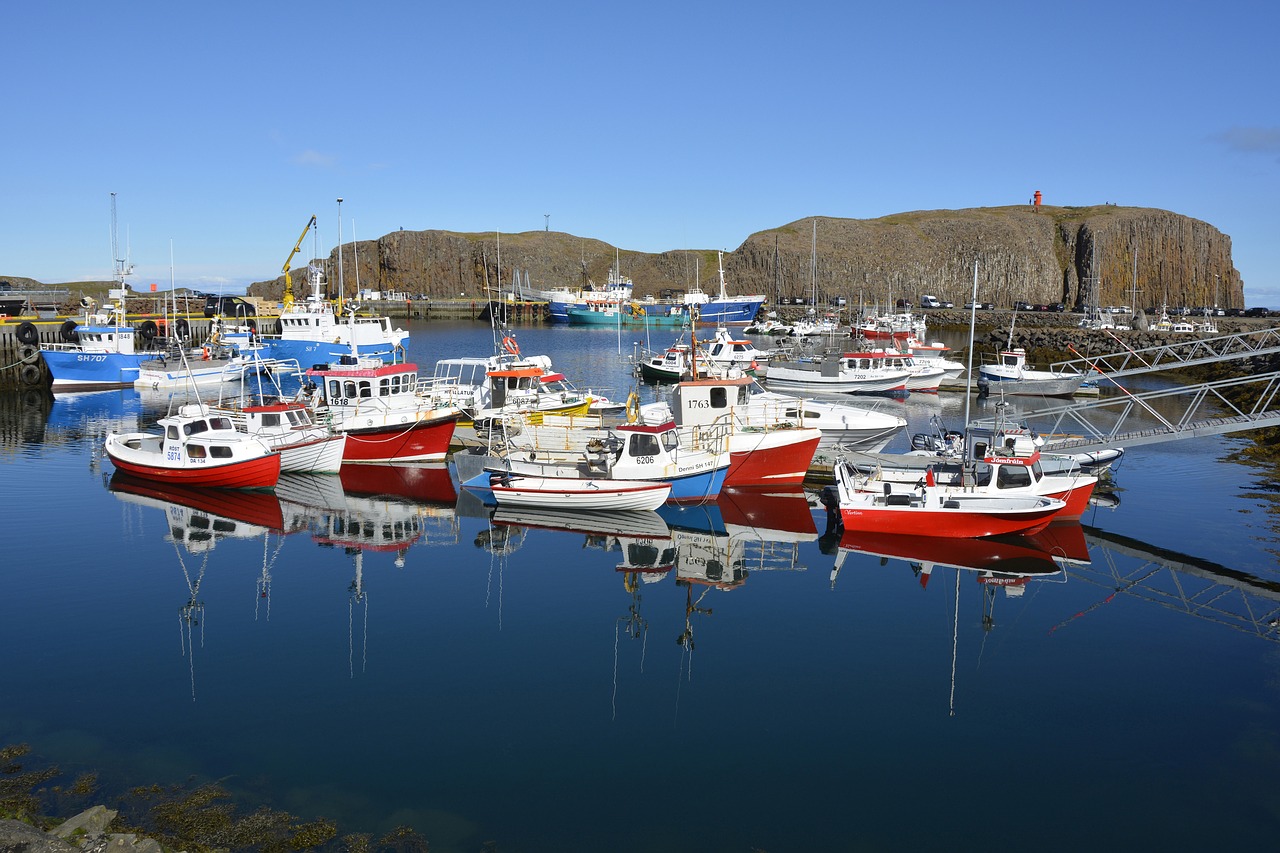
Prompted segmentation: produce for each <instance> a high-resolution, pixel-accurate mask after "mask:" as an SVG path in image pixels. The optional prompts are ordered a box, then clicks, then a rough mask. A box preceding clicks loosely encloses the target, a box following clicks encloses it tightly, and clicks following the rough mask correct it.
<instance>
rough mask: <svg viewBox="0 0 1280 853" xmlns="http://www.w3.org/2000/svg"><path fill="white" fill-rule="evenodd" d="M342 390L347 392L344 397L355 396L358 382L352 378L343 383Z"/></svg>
mask: <svg viewBox="0 0 1280 853" xmlns="http://www.w3.org/2000/svg"><path fill="white" fill-rule="evenodd" d="M342 390H343V391H344V392H345V393H344V394H343V395H342V396H343V397H355V396H356V394H357V391H358V389H357V388H356V383H354V382H352V381H351V380H350V379H348V380H347V381H346V382H345V383H344V384H343V386H342Z"/></svg>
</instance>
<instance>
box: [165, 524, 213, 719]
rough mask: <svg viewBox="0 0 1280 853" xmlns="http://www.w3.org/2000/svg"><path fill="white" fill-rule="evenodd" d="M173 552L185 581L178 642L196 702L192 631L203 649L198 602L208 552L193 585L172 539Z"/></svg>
mask: <svg viewBox="0 0 1280 853" xmlns="http://www.w3.org/2000/svg"><path fill="white" fill-rule="evenodd" d="M172 541H173V550H174V552H175V553H177V555H178V565H180V566H182V576H183V577H184V578H186V581H187V592H188V594H189V595H188V598H187V603H186V604H184V605H182V607H180V608H178V642H179V644H180V647H181V649H182V654H183V655H184V656H187V655H189V657H187V662H188V668H189V669H190V671H191V701H192V702H194V701H196V646H195V638H194V629H195V628H197V627H198V628H199V629H200V648H202V649H203V648H204V602H203V601H201V600H200V584H201V583H202V582H203V581H204V570H205V568H206V567H207V566H208V565H209V554H210V551H209V550H206V551H205V552H204V559H203V560H201V561H200V573H199V574H198V575H196V579H195V583H192V582H191V573H190V572H188V571H187V564H186V562H185V561H183V559H182V551H181V550H180V549H179V548H178V540H177V539H172Z"/></svg>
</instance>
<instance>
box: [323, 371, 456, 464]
mask: <svg viewBox="0 0 1280 853" xmlns="http://www.w3.org/2000/svg"><path fill="white" fill-rule="evenodd" d="M304 376H305V379H306V384H304V385H303V387H302V389H301V392H300V394H301V397H300V402H303V403H306V404H307V405H309V406H311V407H312V408H313V409H314V413H315V418H316V420H317V421H319V422H320V423H327V424H329V425H331V426H333V427H334V428H335V429H337V430H339V431H341V432H343V433H346V436H347V443H346V449H345V451H344V453H343V457H342V460H343V462H355V463H367V462H431V461H440V460H442V459H444V458H445V455H446V454H447V453H448V452H449V441H450V439H451V438H452V437H453V430H454V425H455V424H456V422H457V420H458V417H459V416H460V415H461V412H460V411H459V410H458V409H457V408H456V407H453V406H438V405H437V404H435V403H434V402H433V401H432V400H431V398H430V397H428V396H425V395H420V394H419V393H418V366H417V365H416V364H413V363H411V362H390V363H388V362H385V361H384V360H383V359H381V358H378V357H370V356H357V355H353V354H348V355H344V356H342V357H341V358H340V359H339V360H338V361H336V362H333V363H330V364H328V365H316V366H314V367H311V368H308V369H307V370H306V372H305V374H304Z"/></svg>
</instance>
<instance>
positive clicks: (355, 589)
mask: <svg viewBox="0 0 1280 853" xmlns="http://www.w3.org/2000/svg"><path fill="white" fill-rule="evenodd" d="M347 553H349V554H351V553H353V554H354V555H355V558H356V559H355V564H356V576H355V578H354V579H353V580H352V581H351V585H350V586H348V587H347V670H348V673H349V674H350V676H351V677H352V678H355V677H356V673H355V665H354V663H353V659H354V656H355V655H354V651H355V610H356V608H357V607H360V608H362V609H363V610H364V633H363V636H362V637H361V639H360V671H361V672H362V673H363V672H364V671H365V668H366V666H367V665H368V662H369V595H368V593H366V592H365V591H364V552H363V551H361V550H360V549H359V548H348V549H347ZM396 562H397V565H400V566H403V565H404V561H403V559H400V560H397V561H396Z"/></svg>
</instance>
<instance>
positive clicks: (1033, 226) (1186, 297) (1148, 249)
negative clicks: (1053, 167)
mask: <svg viewBox="0 0 1280 853" xmlns="http://www.w3.org/2000/svg"><path fill="white" fill-rule="evenodd" d="M815 223H816V229H815ZM499 258H500V259H501V261H500V263H499ZM615 259H616V261H617V263H618V264H619V266H620V268H621V272H622V275H624V276H627V277H628V278H631V279H632V280H633V281H634V282H635V284H636V293H637V295H641V296H643V295H648V294H654V295H658V294H660V293H661V292H662V291H664V290H688V289H690V288H692V287H694V286H695V285H696V284H697V283H699V282H700V283H701V285H702V288H703V289H704V290H708V291H714V290H715V289H717V288H718V281H717V260H716V252H715V251H714V250H705V249H688V250H684V249H680V250H673V251H668V252H661V253H658V254H648V253H644V252H634V251H629V250H625V249H618V248H616V247H614V246H611V245H609V244H607V243H604V242H602V241H599V240H593V239H590V238H587V237H577V236H574V235H571V234H564V233H560V232H547V231H532V232H526V233H522V234H502V235H495V234H460V233H453V232H448V231H395V232H392V233H391V234H387V235H386V236H384V237H381V238H379V239H377V240H362V241H359V242H356V243H347V244H344V245H343V247H342V265H343V276H342V280H343V285H344V289H345V290H346V291H347V293H348V294H351V293H354V292H355V289H356V287H357V286H358V287H360V288H368V289H373V290H383V291H400V292H406V293H410V294H414V295H418V294H425V295H427V296H431V297H436V298H441V297H455V298H456V297H458V296H469V297H471V298H474V299H483V298H485V295H486V293H491V292H494V290H495V289H496V288H499V287H509V286H510V285H511V283H512V281H513V280H517V279H518V280H519V281H521V282H523V281H525V280H527V281H528V282H529V284H530V285H531V286H532V287H533V288H535V289H550V288H554V287H571V288H577V287H581V286H584V285H587V284H595V285H596V286H602V285H603V282H604V281H605V280H606V278H607V276H608V271H609V268H610V267H611V266H612V265H613V264H614V263H615ZM324 260H325V266H326V267H327V268H328V270H329V274H328V283H327V289H328V291H329V292H330V294H336V292H337V284H338V275H337V274H336V270H337V268H338V264H337V262H338V252H337V250H336V249H335V250H334V251H333V252H332V253H331V254H330V256H329V258H327V259H324ZM975 261H976V262H977V275H978V301H980V302H993V303H995V304H996V305H997V306H1002V307H1008V306H1010V305H1012V304H1013V303H1014V302H1015V301H1019V300H1021V301H1026V302H1031V303H1054V302H1062V303H1064V304H1067V305H1084V304H1101V305H1120V304H1124V305H1128V304H1132V303H1135V302H1136V303H1137V304H1138V305H1142V306H1160V305H1162V304H1169V305H1188V306H1201V305H1213V304H1217V305H1220V306H1223V307H1234V306H1242V305H1243V304H1244V295H1243V282H1242V280H1241V278H1240V273H1239V272H1238V271H1237V270H1236V268H1235V266H1234V264H1233V263H1232V260H1231V238H1230V237H1228V236H1226V235H1225V234H1223V233H1222V232H1220V231H1218V230H1217V229H1216V228H1214V227H1213V226H1211V225H1209V224H1208V223H1205V222H1201V221H1200V220H1197V219H1192V218H1190V217H1187V216H1182V215H1180V214H1177V213H1171V212H1169V211H1165V210H1155V209H1152V208H1139V207H1118V206H1115V205H1099V206H1095V207H1048V206H1041V207H1031V206H1018V207H994V208H992V207H988V208H973V209H969V210H934V211H917V212H913V213H899V214H894V215H892V216H885V217H881V218H880V219H837V218H833V217H815V218H807V219H802V220H798V221H796V222H792V223H789V224H787V225H783V226H780V227H777V228H773V229H770V230H767V231H760V232H757V233H755V234H752V235H751V236H750V237H748V238H747V239H746V241H744V242H743V243H742V245H740V246H739V247H738V248H737V249H735V250H733V251H732V252H726V253H725V254H724V269H725V278H726V281H727V283H728V289H729V292H730V293H763V294H766V295H767V296H768V297H769V298H770V299H771V300H774V301H775V302H778V301H781V300H782V299H784V298H790V299H794V298H795V297H808V296H810V294H811V293H812V292H813V291H814V290H816V291H817V294H818V299H819V301H820V302H822V303H827V302H828V301H829V300H832V299H834V298H835V297H844V298H845V299H846V300H848V301H849V302H850V303H851V304H856V303H858V302H859V301H861V302H863V303H866V304H872V303H879V304H881V305H886V304H889V302H890V301H891V300H897V299H907V300H909V301H910V302H912V303H917V302H918V300H919V297H920V295H921V294H925V293H928V294H931V295H933V296H937V297H938V298H940V299H944V300H950V301H952V302H955V303H956V304H957V305H961V304H963V303H965V302H967V301H969V299H970V295H971V293H972V290H973V276H974V263H975ZM299 266H301V265H299ZM291 279H292V281H293V285H294V292H295V294H298V295H301V294H302V293H305V292H306V288H307V285H306V281H305V279H306V274H305V271H304V270H302V269H295V270H294V271H293V272H292V274H291ZM283 285H284V280H283V276H282V277H279V278H277V279H275V280H273V281H263V282H257V283H255V284H254V285H253V286H252V287H251V288H250V289H249V292H250V293H251V294H254V295H258V296H265V297H270V298H279V297H280V295H281V293H282V291H283ZM1135 291H1136V292H1135Z"/></svg>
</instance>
